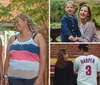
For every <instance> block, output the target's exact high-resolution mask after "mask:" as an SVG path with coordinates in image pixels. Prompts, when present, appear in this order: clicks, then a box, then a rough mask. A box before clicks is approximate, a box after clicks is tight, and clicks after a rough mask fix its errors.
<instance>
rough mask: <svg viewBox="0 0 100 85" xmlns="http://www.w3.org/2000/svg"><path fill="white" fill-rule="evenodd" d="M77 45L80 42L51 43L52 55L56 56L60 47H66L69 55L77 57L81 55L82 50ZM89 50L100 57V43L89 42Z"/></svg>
mask: <svg viewBox="0 0 100 85" xmlns="http://www.w3.org/2000/svg"><path fill="white" fill-rule="evenodd" d="M77 47H78V44H51V45H50V49H51V50H50V57H51V58H56V57H57V53H58V51H59V49H61V48H66V49H67V52H68V54H69V57H72V58H76V57H77V56H79V55H81V52H79V49H78V48H77ZM89 52H90V53H92V54H94V55H96V56H98V57H99V58H100V44H89Z"/></svg>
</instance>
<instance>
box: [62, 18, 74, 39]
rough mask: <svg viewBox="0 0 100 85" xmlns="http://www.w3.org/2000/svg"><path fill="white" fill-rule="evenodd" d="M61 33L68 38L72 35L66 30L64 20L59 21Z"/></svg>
mask: <svg viewBox="0 0 100 85" xmlns="http://www.w3.org/2000/svg"><path fill="white" fill-rule="evenodd" d="M61 31H62V32H63V33H64V35H66V36H68V37H69V36H71V35H72V33H71V32H70V31H69V29H68V26H67V21H66V19H65V18H63V19H62V20H61Z"/></svg>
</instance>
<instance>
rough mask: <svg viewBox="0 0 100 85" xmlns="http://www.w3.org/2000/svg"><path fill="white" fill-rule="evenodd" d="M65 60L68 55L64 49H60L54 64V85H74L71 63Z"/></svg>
mask: <svg viewBox="0 0 100 85" xmlns="http://www.w3.org/2000/svg"><path fill="white" fill-rule="evenodd" d="M67 59H68V54H67V51H66V49H60V50H59V52H58V60H57V62H56V64H55V78H54V85H76V79H75V75H74V71H73V62H72V61H69V60H67Z"/></svg>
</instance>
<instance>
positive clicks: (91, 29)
mask: <svg viewBox="0 0 100 85" xmlns="http://www.w3.org/2000/svg"><path fill="white" fill-rule="evenodd" d="M93 35H94V25H93V23H90V22H89V23H88V24H87V29H86V30H85V34H84V41H87V42H91V40H92V38H93Z"/></svg>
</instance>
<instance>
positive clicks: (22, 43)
mask: <svg viewBox="0 0 100 85" xmlns="http://www.w3.org/2000/svg"><path fill="white" fill-rule="evenodd" d="M16 44H21V45H24V44H33V45H35V46H38V44H36V43H35V42H34V40H33V39H32V38H31V39H29V40H27V41H24V42H20V41H18V39H16V40H15V41H14V43H13V45H16Z"/></svg>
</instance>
